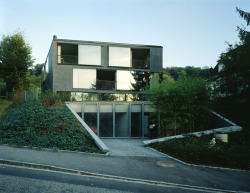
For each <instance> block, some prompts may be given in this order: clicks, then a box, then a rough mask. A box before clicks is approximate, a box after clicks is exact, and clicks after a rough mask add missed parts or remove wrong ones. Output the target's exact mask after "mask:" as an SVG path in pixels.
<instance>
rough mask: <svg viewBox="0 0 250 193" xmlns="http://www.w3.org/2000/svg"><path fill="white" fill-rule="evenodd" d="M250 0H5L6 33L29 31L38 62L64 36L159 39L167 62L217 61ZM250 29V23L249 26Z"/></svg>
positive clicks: (0, 31) (1, 0)
mask: <svg viewBox="0 0 250 193" xmlns="http://www.w3.org/2000/svg"><path fill="white" fill-rule="evenodd" d="M236 7H238V8H240V9H242V10H244V11H247V12H250V0H0V37H1V38H2V35H7V34H12V33H13V32H14V31H16V30H20V31H23V32H24V35H25V39H26V41H27V42H29V44H30V45H31V47H32V55H33V57H34V58H35V64H37V63H44V62H45V59H46V56H47V54H48V51H49V47H50V44H51V41H52V38H53V35H57V38H58V39H72V40H87V41H101V42H117V43H132V44H146V45H159V46H162V47H163V67H171V66H178V67H185V66H194V67H214V66H215V65H216V62H217V60H218V58H219V56H220V54H221V53H222V52H225V51H226V48H227V44H226V43H225V42H229V43H231V44H234V43H236V42H238V41H239V38H238V32H237V31H236V29H237V26H242V25H244V26H246V23H245V22H244V20H243V19H242V18H240V16H239V14H238V13H237V12H236ZM247 30H249V28H247Z"/></svg>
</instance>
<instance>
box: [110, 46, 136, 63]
mask: <svg viewBox="0 0 250 193" xmlns="http://www.w3.org/2000/svg"><path fill="white" fill-rule="evenodd" d="M130 55H131V54H130V48H121V47H109V66H120V67H131V60H130V58H131V57H130Z"/></svg>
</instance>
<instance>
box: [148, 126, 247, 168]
mask: <svg viewBox="0 0 250 193" xmlns="http://www.w3.org/2000/svg"><path fill="white" fill-rule="evenodd" d="M249 137H250V135H249V132H247V131H240V132H234V133H229V136H228V138H229V139H228V140H229V141H228V143H223V142H221V141H219V140H216V145H215V146H213V147H211V146H210V145H209V143H210V141H211V139H212V138H213V135H207V136H205V135H204V136H201V137H195V136H187V137H185V138H181V139H172V140H169V141H164V142H157V143H153V144H150V145H149V147H152V148H154V149H156V150H158V151H160V152H163V153H166V154H168V155H170V156H173V157H175V158H178V159H180V160H182V161H184V162H187V163H192V164H201V165H210V166H220V167H227V168H238V169H245V170H249V169H250V168H249V166H250V165H249V164H250V148H249V147H250V140H249Z"/></svg>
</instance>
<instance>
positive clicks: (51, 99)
mask: <svg viewBox="0 0 250 193" xmlns="http://www.w3.org/2000/svg"><path fill="white" fill-rule="evenodd" d="M70 98H71V95H70V93H67V92H58V93H54V92H53V91H52V90H46V91H44V92H43V93H42V94H41V96H40V101H41V102H42V104H44V105H48V106H53V105H54V104H56V103H58V102H65V101H70Z"/></svg>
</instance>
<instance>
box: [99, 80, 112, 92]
mask: <svg viewBox="0 0 250 193" xmlns="http://www.w3.org/2000/svg"><path fill="white" fill-rule="evenodd" d="M96 89H97V90H115V81H108V80H97V81H96Z"/></svg>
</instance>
